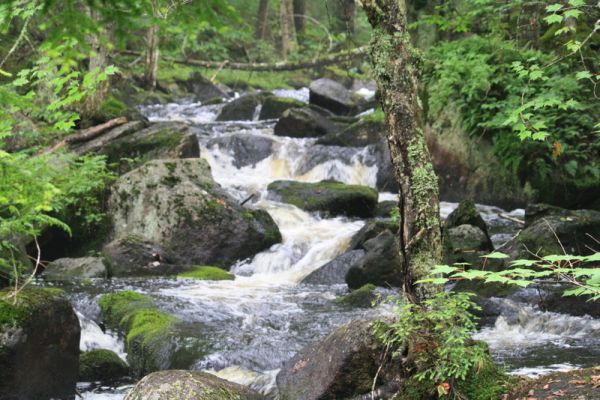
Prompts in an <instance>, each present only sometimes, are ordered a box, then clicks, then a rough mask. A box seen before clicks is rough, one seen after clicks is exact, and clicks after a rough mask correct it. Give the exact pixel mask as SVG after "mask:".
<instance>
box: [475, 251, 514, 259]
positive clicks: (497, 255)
mask: <svg viewBox="0 0 600 400" xmlns="http://www.w3.org/2000/svg"><path fill="white" fill-rule="evenodd" d="M481 257H482V258H490V259H503V258H508V255H506V254H504V253H501V252H499V251H494V252H493V253H490V254H487V255H485V256H481Z"/></svg>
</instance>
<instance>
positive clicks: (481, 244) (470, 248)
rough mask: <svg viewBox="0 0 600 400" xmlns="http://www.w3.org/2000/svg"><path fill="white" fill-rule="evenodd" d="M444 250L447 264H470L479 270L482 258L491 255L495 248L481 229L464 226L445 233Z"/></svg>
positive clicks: (447, 230) (450, 229)
mask: <svg viewBox="0 0 600 400" xmlns="http://www.w3.org/2000/svg"><path fill="white" fill-rule="evenodd" d="M443 250H444V262H445V263H447V264H454V263H469V264H471V265H474V266H476V267H478V268H479V267H480V264H481V262H482V260H483V259H482V258H481V257H482V256H484V255H486V254H489V253H490V252H491V251H492V250H493V246H492V244H491V242H490V238H489V237H488V236H487V235H486V234H485V232H484V231H482V230H481V228H479V227H477V226H473V225H467V224H463V225H459V226H456V227H453V228H449V229H446V230H445V231H444V246H443Z"/></svg>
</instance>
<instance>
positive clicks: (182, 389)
mask: <svg viewBox="0 0 600 400" xmlns="http://www.w3.org/2000/svg"><path fill="white" fill-rule="evenodd" d="M174 399H190V400H192V399H193V400H264V399H265V397H264V396H262V395H261V394H259V393H258V392H255V391H254V390H252V389H250V388H247V387H245V386H242V385H238V384H237V383H233V382H228V381H226V380H224V379H221V378H218V377H216V376H214V375H211V374H208V373H206V372H198V371H180V370H171V371H160V372H155V373H153V374H150V375H148V376H146V377H144V379H142V380H141V381H140V382H139V383H138V384H137V385H136V386H135V387H134V388H133V389H132V390H131V392H129V394H128V395H127V397H126V398H125V400H174Z"/></svg>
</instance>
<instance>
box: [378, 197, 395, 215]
mask: <svg viewBox="0 0 600 400" xmlns="http://www.w3.org/2000/svg"><path fill="white" fill-rule="evenodd" d="M395 212H396V213H398V202H397V201H394V200H386V201H382V202H379V203H378V204H377V208H376V209H375V216H376V217H378V218H391V217H392V215H393V214H394V213H395Z"/></svg>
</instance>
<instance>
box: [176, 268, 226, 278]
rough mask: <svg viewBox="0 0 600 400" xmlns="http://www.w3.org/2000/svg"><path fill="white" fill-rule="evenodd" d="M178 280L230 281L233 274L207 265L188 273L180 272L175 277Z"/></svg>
mask: <svg viewBox="0 0 600 400" xmlns="http://www.w3.org/2000/svg"><path fill="white" fill-rule="evenodd" d="M177 277H178V278H189V279H197V280H201V281H232V280H234V279H235V276H234V275H233V274H230V273H229V272H227V271H225V270H222V269H221V268H217V267H211V266H207V265H203V266H197V267H194V268H193V269H192V270H190V271H186V272H182V273H180V274H178V275H177Z"/></svg>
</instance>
